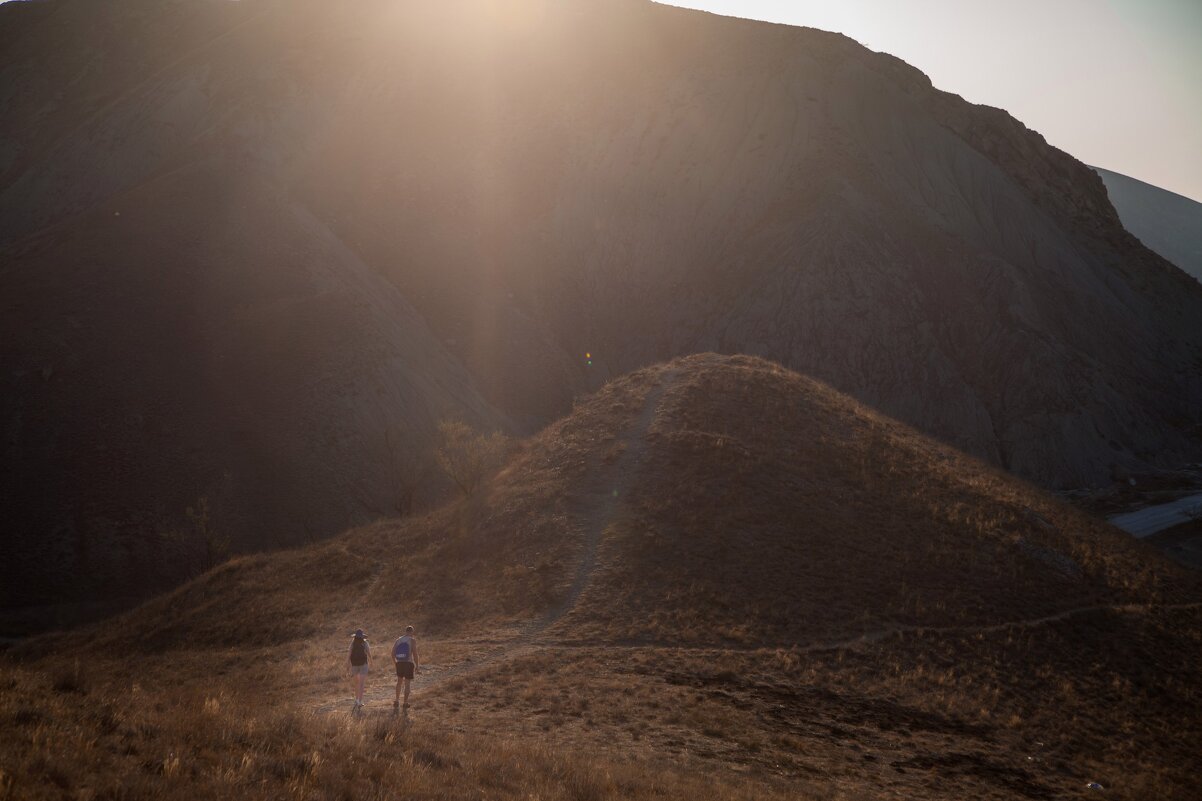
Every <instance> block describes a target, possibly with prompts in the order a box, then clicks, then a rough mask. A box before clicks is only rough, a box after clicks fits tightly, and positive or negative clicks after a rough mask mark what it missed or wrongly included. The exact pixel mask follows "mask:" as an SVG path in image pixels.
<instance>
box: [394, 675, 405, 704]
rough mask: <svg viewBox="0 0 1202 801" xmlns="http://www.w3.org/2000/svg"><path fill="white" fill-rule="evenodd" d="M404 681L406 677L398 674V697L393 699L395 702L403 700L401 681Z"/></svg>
mask: <svg viewBox="0 0 1202 801" xmlns="http://www.w3.org/2000/svg"><path fill="white" fill-rule="evenodd" d="M402 681H404V679H402V678H401V677H400V676H397V680H396V697H395V698H394V699H393V703H398V702H399V701H400V700H401V682H402Z"/></svg>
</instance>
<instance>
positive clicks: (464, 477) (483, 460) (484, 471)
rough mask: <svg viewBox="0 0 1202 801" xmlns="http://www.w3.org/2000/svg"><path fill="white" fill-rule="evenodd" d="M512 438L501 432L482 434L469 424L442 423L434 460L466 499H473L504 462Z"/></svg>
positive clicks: (445, 421) (448, 421)
mask: <svg viewBox="0 0 1202 801" xmlns="http://www.w3.org/2000/svg"><path fill="white" fill-rule="evenodd" d="M508 447H509V438H508V437H506V436H505V435H504V434H502V433H501V432H499V431H494V432H493V433H491V434H482V433H480V432H478V431H475V430H474V429H472V428H471V427H470V426H468V425H467V424H466V423H461V422H458V421H453V420H443V421H442V422H441V423H439V424H438V445H437V447H435V449H434V458H435V459H436V460H437V461H438V466H439V467H441V468H442V469H443V472H445V473H446V474H447V476H448V477H450V479H451V480H452V481H454V482H455V485H456V486H457V487H459V489H460V490H461V491H462V492H463V494H464V495H467V496H469V497H470V496H471V495H473V494H474V493H475V492H476V490H477V489H479V488H480V485H481V484H482V483H483V481H484V479H485V478H487V477H488V474H489V473H491V472H492V471H493V470H496V469H497V468H499V467H500V466H501V464H502V463H503V462H504V461H505V452H506V450H507V449H508Z"/></svg>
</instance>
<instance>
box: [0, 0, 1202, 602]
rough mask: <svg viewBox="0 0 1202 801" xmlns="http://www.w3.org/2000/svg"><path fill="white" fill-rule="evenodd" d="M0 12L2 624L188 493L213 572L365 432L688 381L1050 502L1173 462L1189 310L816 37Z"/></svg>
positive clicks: (580, 2) (633, 23)
mask: <svg viewBox="0 0 1202 801" xmlns="http://www.w3.org/2000/svg"><path fill="white" fill-rule="evenodd" d="M0 15H2V24H0V93H2V96H0V102H2V103H3V106H4V108H5V114H4V115H2V118H0V297H3V299H4V300H3V303H4V304H5V314H4V317H3V320H4V322H3V326H4V330H3V331H2V332H0V334H2V337H0V340H2V342H3V345H0V347H3V349H4V350H3V364H4V374H3V377H2V378H0V380H3V381H4V382H5V386H4V390H3V394H2V396H0V420H3V425H4V427H5V429H4V430H5V432H6V437H7V439H6V442H5V450H4V457H3V465H2V466H0V477H2V479H3V488H4V493H3V495H4V497H5V499H6V500H5V510H4V511H5V513H6V516H7V517H8V518H9V519H14V520H18V521H19V522H18V524H17V526H16V527H15V528H14V529H13V531H14V534H13V535H12V536H11V537H10V538H8V539H7V540H6V544H5V548H6V549H7V550H8V552H7V553H5V554H4V555H3V556H4V557H5V562H6V563H9V564H14V565H20V566H21V567H20V568H18V569H17V570H18V571H19V572H17V573H14V576H16V575H19V576H21V577H22V583H21V584H20V587H21V590H20V592H17V594H18V595H23V594H25V593H26V591H27V589H28V586H29V582H32V581H34V577H37V576H38V575H42V576H45V575H46V574H48V573H58V572H61V571H62V570H63V569H64V565H66V564H73V562H72V561H71V560H76V562H77V563H78V564H79V565H81V566H82V565H84V564H85V563H86V559H85V558H84V557H83V556H81V555H80V554H87V553H89V552H91V551H92V550H94V549H90V546H88V545H87V543H89V542H92V541H95V540H103V541H105V542H109V543H111V542H112V541H113V538H114V537H119V536H126V535H129V536H133V535H134V534H136V533H138V532H143V533H144V532H147V531H153V530H155V529H156V526H157V524H155V525H152V524H151V523H148V522H145V521H147V520H151V519H158V518H162V517H169V518H173V519H176V520H179V519H180V509H181V507H183V508H186V504H189V503H195V502H196V499H197V498H200V497H207V498H210V499H214V500H213V503H214V510H215V511H214V515H215V520H216V525H218V526H219V527H220V528H221V529H222V530H223V531H228V532H231V533H232V534H233V535H234V538H235V541H236V542H239V543H261V542H289V541H295V540H296V539H300V538H304V537H307V536H310V535H312V536H319V535H322V534H328V533H330V532H332V531H334V530H336V529H337V528H338V526H339V525H341V524H343V523H346V522H349V521H350V520H352V519H353V514H352V511H351V510H352V509H354V508H358V507H361V506H364V504H358V503H356V502H353V501H351V499H350V498H351V495H352V494H354V493H352V492H351V489H352V488H353V487H357V486H361V485H362V484H363V483H364V482H365V481H369V480H370V479H371V477H373V476H380V475H382V474H383V472H384V468H385V464H384V460H385V459H386V455H385V454H383V453H382V452H381V451H380V449H379V448H378V445H379V441H380V439H381V437H382V434H381V433H379V432H382V430H383V429H385V428H387V427H388V426H389V425H393V424H395V425H397V426H399V427H401V428H403V429H404V431H405V432H406V433H405V434H404V442H405V449H406V450H410V451H418V450H421V449H422V448H424V447H426V446H427V445H428V441H429V440H428V433H429V430H430V422H431V421H433V420H435V419H436V418H438V417H440V416H444V415H445V416H461V417H465V418H467V419H468V420H469V422H472V423H473V424H476V425H479V426H482V427H491V426H498V425H505V424H506V421H507V420H508V421H512V422H514V423H516V425H517V426H519V427H526V426H534V425H538V424H540V423H542V422H545V421H547V420H549V419H553V418H554V417H556V416H558V415H560V414H562V413H564V412H565V411H567V410H568V409H569V408H570V405H571V401H572V398H573V397H574V396H575V395H576V394H578V393H579V392H581V391H584V390H586V389H588V388H590V387H595V386H597V385H599V384H600V383H601V382H602V381H603V380H605V379H607V378H609V377H612V376H615V375H619V374H622V373H624V372H626V371H628V370H630V369H633V368H636V367H639V366H641V365H644V364H648V363H651V362H655V361H659V360H662V359H665V358H668V357H671V356H674V355H678V354H686V353H691V352H697V351H703V350H717V351H722V352H747V353H753V354H759V355H764V356H768V357H771V358H773V359H776V360H779V361H780V362H782V363H783V364H785V365H786V366H788V367H791V368H796V369H801V370H804V371H806V372H809V373H811V374H813V375H815V376H817V377H819V378H821V379H823V380H826V381H828V382H830V383H831V384H832V385H834V386H835V387H837V388H839V389H841V390H843V391H846V392H848V393H850V394H852V395H854V396H855V397H856V398H858V399H859V400H861V401H863V402H864V403H866V404H868V405H870V406H873V407H875V408H877V409H879V410H881V411H883V412H885V413H887V414H890V415H892V416H895V417H898V418H900V419H902V420H904V421H906V422H908V423H910V424H912V425H915V426H917V427H918V428H920V429H922V430H923V431H926V432H928V433H930V434H932V435H934V436H936V437H938V438H940V439H942V440H944V441H946V442H949V443H952V444H954V445H955V446H957V447H960V448H963V449H965V450H967V451H969V452H971V453H973V454H976V455H979V456H982V457H984V458H986V459H988V460H990V461H992V462H994V463H995V464H998V465H1001V466H1003V467H1004V468H1006V469H1008V470H1011V471H1014V472H1016V473H1018V474H1020V475H1022V476H1025V477H1027V478H1030V479H1033V480H1035V481H1037V482H1040V483H1043V484H1046V485H1056V486H1058V485H1081V484H1087V483H1091V482H1097V481H1103V480H1106V479H1107V477H1108V476H1109V475H1110V471H1111V469H1112V466H1114V465H1116V464H1117V465H1127V466H1130V465H1144V464H1148V463H1173V462H1177V461H1180V460H1183V459H1186V458H1192V457H1193V456H1196V455H1197V454H1198V452H1199V450H1200V449H1202V440H1200V439H1199V436H1198V425H1199V423H1200V422H1202V418H1200V414H1202V412H1200V411H1199V410H1200V409H1202V369H1200V367H1202V288H1199V286H1198V285H1197V283H1196V282H1193V281H1191V280H1189V279H1188V278H1187V277H1186V276H1184V275H1182V274H1181V273H1180V271H1178V270H1176V269H1175V268H1173V267H1172V266H1171V265H1169V264H1168V263H1166V262H1165V261H1164V260H1163V259H1161V258H1160V257H1158V256H1156V255H1155V254H1154V253H1151V252H1150V251H1148V250H1146V249H1145V248H1143V247H1142V246H1141V245H1140V243H1139V242H1138V241H1137V240H1135V239H1134V238H1133V237H1132V236H1130V235H1129V234H1128V233H1127V232H1126V231H1125V230H1124V229H1123V228H1122V225H1121V224H1120V222H1119V220H1118V217H1117V215H1116V214H1115V212H1114V209H1113V208H1112V206H1111V205H1110V202H1109V200H1108V198H1107V195H1106V192H1105V189H1104V187H1103V185H1102V183H1101V180H1100V179H1099V178H1098V177H1097V176H1096V174H1094V173H1093V172H1092V171H1091V170H1090V169H1089V168H1087V167H1086V166H1084V165H1082V164H1080V163H1079V162H1076V161H1075V160H1073V159H1072V158H1070V157H1069V156H1067V155H1065V154H1063V153H1061V152H1059V151H1057V150H1055V149H1053V148H1051V147H1049V146H1048V145H1047V144H1046V143H1045V142H1044V141H1043V140H1042V138H1041V137H1039V136H1038V135H1037V134H1034V133H1032V132H1031V131H1028V130H1027V129H1026V128H1024V127H1023V126H1022V125H1021V124H1020V123H1018V122H1017V121H1015V120H1013V119H1012V118H1010V117H1009V116H1008V115H1006V114H1005V113H1004V112H1002V111H998V110H996V109H989V108H983V107H976V106H971V105H969V104H967V103H965V102H963V101H962V100H960V99H959V98H957V97H954V96H951V95H947V94H945V93H942V92H939V91H937V90H936V89H934V88H932V87H931V86H930V84H929V82H928V81H927V80H926V79H925V77H924V76H922V75H921V74H920V73H919V72H917V71H916V70H914V69H912V68H910V67H908V66H906V65H905V64H903V63H901V62H899V61H897V60H896V59H894V58H891V57H889V56H887V55H883V54H876V53H871V52H869V51H867V50H866V49H864V48H862V47H860V46H858V45H857V44H856V43H854V42H852V41H851V40H849V39H846V38H845V37H841V36H837V35H833V34H827V33H823V32H820V31H814V30H807V29H795V28H787V27H782V26H773V25H767V24H759V23H753V22H746V21H739V20H730V19H720V18H717V17H713V16H709V15H705V14H698V13H695V12H687V11H683V10H679V9H674V8H670V7H664V6H659V5H656V4H653V3H649V2H642V1H641V0H639V1H636V0H620V1H618V2H586V1H585V0H574V1H573V2H562V3H552V2H546V1H545V0H518V2H510V3H497V2H491V1H489V0H478V1H477V2H467V3H454V4H410V3H394V2H384V0H368V1H367V2H362V3H357V4H355V5H354V6H353V7H348V6H345V5H339V4H331V3H326V2H316V0H298V1H296V2H287V3H285V2H279V1H278V0H245V1H244V2H240V3H209V2H178V3H171V4H163V3H159V2H150V0H116V2H112V3H105V4H95V3H90V2H85V1H84V0H48V2H39V3H18V4H5V5H4V6H3V8H2V9H0ZM586 353H588V354H591V364H590V363H587V362H586V359H585V354H586ZM383 410H387V411H383ZM327 479H329V480H327ZM383 492H384V491H383V490H382V489H377V490H374V491H372V492H371V493H369V494H370V495H372V498H371V499H370V501H369V503H368V504H366V505H367V506H370V507H373V508H378V507H384V506H385V503H384V501H383V499H382V498H383ZM284 508H289V509H291V510H292V511H290V512H287V513H286V514H284V513H280V510H281V509H284ZM364 514H367V512H364ZM256 521H270V522H267V523H263V524H262V525H260V524H259V523H257V522H256ZM138 536H141V534H138ZM31 543H35V544H31ZM139 553H140V552H137V551H136V549H134V550H133V551H130V553H129V555H128V556H121V557H119V558H118V557H112V556H110V557H107V558H109V559H110V560H112V559H118V561H120V560H124V561H125V562H129V561H131V560H132V561H136V560H137V559H141V558H149V557H146V556H145V555H138V554H139ZM114 570H117V568H114ZM118 572H119V571H118ZM5 585H6V587H13V586H17V585H14V584H13V583H12V582H9V581H6V582H5ZM41 586H42V589H43V594H44V595H47V596H48V597H49V596H54V595H56V594H58V593H59V590H60V589H61V588H54V587H53V586H52V583H43V584H42V585H41ZM14 600H16V599H15V598H10V599H8V601H7V602H8V603H11V602H13V601H14Z"/></svg>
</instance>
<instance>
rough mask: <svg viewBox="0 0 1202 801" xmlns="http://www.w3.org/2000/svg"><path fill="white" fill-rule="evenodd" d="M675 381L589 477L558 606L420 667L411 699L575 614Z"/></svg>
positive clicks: (651, 396)
mask: <svg viewBox="0 0 1202 801" xmlns="http://www.w3.org/2000/svg"><path fill="white" fill-rule="evenodd" d="M676 378H677V371H676V370H666V371H664V372H663V373H662V374H661V375H660V376H659V383H658V384H657V385H656V386H655V387H653V388H652V389H651V390H650V391H649V392H648V393H647V397H646V398H645V399H644V401H643V410H642V412H641V413H640V414H639V416H638V418H637V419H636V420H635V421H634V423H633V424H632V425H631V426H630V428H629V429H628V430H627V431H626V433H625V434H623V435H622V437H621V439H620V440H619V441H620V442H621V443H622V444H623V445H625V449H624V450H623V452H622V456H621V457H620V458H618V459H616V460H615V461H614V462H613V463H612V464H611V465H609V466H607V467H606V468H604V469H603V470H600V469H597V470H594V471H592V475H594V476H595V478H594V479H593V486H591V487H590V488H589V491H590V494H592V495H594V496H600V498H601V500H600V502H599V503H598V504H597V505H596V506H595V507H594V509H593V510H592V512H591V513H590V514H588V515H587V516H586V517H585V518H584V519H583V521H582V522H583V526H582V528H583V532H584V543H583V552H582V554H581V557H580V564H579V566H578V567H577V569H576V575H575V577H574V578H573V579H572V583H571V585H569V587H568V591H567V593H566V594H565V596H564V598H563V600H561V601H560V602H559V603H558V604H556V605H555V606H554V607H552V608H551V609H550V610H549V611H548V612H547V614H545V615H544V616H543V617H541V618H538V619H536V620H533V621H531V622H530V623H527V624H526V625H525V626H524V627H523V628H522V630H521V631H520V632H519V633H518V634H517V636H515V637H512V638H510V639H508V640H506V641H505V642H503V643H501V644H498V645H492V646H489V647H488V649H487V650H486V651H485V652H484V653H482V654H479V655H476V656H473V657H472V658H471V659H470V660H464V661H462V662H459V663H457V664H455V665H451V666H449V667H446V668H440V669H436V670H432V669H431V668H428V667H423V668H422V672H421V673H420V674H418V676H417V677H416V678H415V679H414V681H413V690H412V693H413V695H417V694H419V693H421V692H423V691H425V690H429V689H431V688H432V687H434V686H436V685H438V684H442V683H443V682H445V681H449V680H450V679H453V678H456V677H459V676H463V675H465V674H469V673H474V672H476V671H478V670H481V669H483V668H485V667H488V666H489V665H493V664H496V663H497V662H500V661H502V660H508V659H513V658H516V657H519V656H522V655H524V654H528V653H531V652H533V651H535V650H538V649H539V648H541V647H544V645H545V644H544V643H543V642H542V641H541V638H542V635H543V634H544V633H545V632H546V631H547V630H548V629H550V628H551V627H552V626H554V625H555V624H556V623H558V622H559V621H561V620H562V619H563V618H565V617H566V616H567V615H569V614H570V613H571V612H572V610H573V609H575V608H576V604H577V603H578V602H579V600H580V598H581V596H582V595H584V593H585V591H586V590H587V589H588V586H589V584H590V582H591V581H592V578H593V574H594V573H595V572H596V569H597V551H598V550H599V549H600V547H601V541H602V540H603V539H604V536H605V532H606V531H607V530H608V529H609V527H610V526H611V525H612V524H613V523H614V522H615V520H617V518H618V516H619V513H620V508H621V504H622V503H623V502H624V501H625V499H626V496H627V494H628V493H629V492H630V490H631V488H632V487H633V486H634V483H635V481H636V479H637V478H638V475H639V472H640V467H641V464H642V462H643V459H644V456H645V454H646V452H647V440H646V437H647V434H648V433H649V432H650V430H651V426H652V425H653V424H654V422H655V418H656V413H657V411H658V410H659V402H660V399H661V398H662V397H663V395H664V393H665V392H666V391H667V390H668V388H669V387H671V386H672V384H673V383H674V382H675V380H676ZM381 572H382V566H381V567H378V568H377V570H376V577H375V579H374V580H373V582H372V588H374V586H375V583H376V581H378V580H379V575H380V573H381ZM369 593H370V589H369V590H368V592H367V593H364V594H363V597H366V596H367V595H368V594H369ZM387 659H388V657H387V656H386V655H385V656H384V658H383V659H381V660H378V661H379V662H380V664H383V665H386V664H387ZM377 684H378V682H377ZM388 684H389V686H386V687H381V686H377V687H375V688H373V689H369V690H368V692H366V693H365V694H364V701H365V703H366V704H367V705H369V706H371V707H373V708H375V709H377V710H379V709H382V708H388V709H391V704H392V699H393V694H394V688H393V686H391V685H392V682H391V681H389V682H388ZM345 696H346V693H345V692H339V693H338V697H336V698H334V699H329V700H327V701H326V702H325V703H322V704H321V705H320V706H318V707H317V709H316V710H315V711H316V712H318V713H320V714H324V713H329V712H334V711H339V710H344V709H347V708H349V704H348V703H347V700H348V699H347V698H346V697H345Z"/></svg>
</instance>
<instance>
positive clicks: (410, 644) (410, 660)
mask: <svg viewBox="0 0 1202 801" xmlns="http://www.w3.org/2000/svg"><path fill="white" fill-rule="evenodd" d="M392 661H393V662H394V663H395V664H396V698H395V699H393V702H392V711H393V712H396V711H397V709H399V708H400V706H401V684H402V682H403V683H404V685H405V709H408V708H409V686H410V685H411V684H412V683H413V674H414V673H416V672H417V638H416V637H414V636H413V626H406V627H405V633H404V634H402V635H401V636H400V637H398V638H397V641H396V642H395V643H393V644H392Z"/></svg>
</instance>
